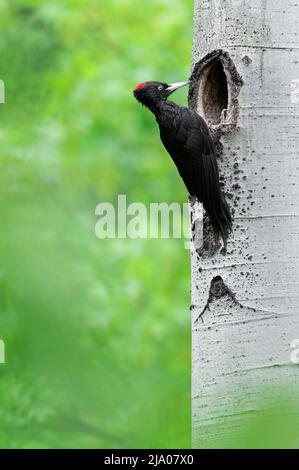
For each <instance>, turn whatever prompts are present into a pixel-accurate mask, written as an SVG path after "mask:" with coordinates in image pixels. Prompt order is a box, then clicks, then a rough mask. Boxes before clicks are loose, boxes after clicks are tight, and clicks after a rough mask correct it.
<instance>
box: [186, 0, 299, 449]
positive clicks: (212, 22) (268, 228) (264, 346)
mask: <svg viewBox="0 0 299 470" xmlns="http://www.w3.org/2000/svg"><path fill="white" fill-rule="evenodd" d="M298 22H299V13H298V3H297V2H296V0H284V1H283V2H281V1H280V0H272V1H267V0H195V15H194V42H193V64H192V70H193V73H192V75H191V86H190V93H189V106H190V107H192V108H193V109H196V110H197V111H198V112H199V113H200V114H203V115H204V117H205V118H206V120H208V121H209V125H210V127H211V128H213V125H215V124H216V127H217V124H218V125H221V122H223V113H224V114H225V113H226V115H227V114H230V116H228V117H227V118H226V119H227V121H229V119H230V117H231V115H232V113H233V112H235V116H234V118H236V119H237V126H238V127H237V129H235V130H234V131H233V132H230V133H227V134H225V135H223V136H222V139H221V142H222V144H223V151H222V155H221V156H220V158H219V169H220V174H221V175H222V179H223V185H224V191H225V193H226V195H227V198H228V202H229V203H230V206H231V208H232V210H233V212H234V222H233V234H232V236H231V237H230V239H229V243H228V249H227V253H226V255H223V254H221V253H220V250H218V251H217V252H216V253H214V254H211V253H207V252H205V250H204V249H203V250H202V251H199V252H197V251H195V250H193V251H191V275H192V282H191V291H192V305H191V311H192V316H193V336H192V337H193V340H192V343H193V344H192V349H193V352H192V354H193V359H192V360H193V372H192V395H193V397H192V401H193V445H194V447H219V446H220V447H230V446H234V445H236V436H237V435H239V436H240V435H241V434H242V433H243V434H244V426H245V427H246V426H247V427H250V426H251V425H252V423H253V422H254V420H255V419H256V418H257V417H258V416H260V415H261V413H264V414H265V413H267V412H268V411H269V410H272V411H273V410H275V409H276V408H277V409H278V408H279V407H280V408H281V405H282V402H284V401H286V402H287V401H288V400H289V402H291V401H292V400H293V399H295V396H296V394H297V395H298V391H299V388H298V385H299V380H298V374H299V369H298V366H297V365H296V364H294V363H293V362H292V360H291V343H292V341H293V340H294V339H296V338H299V281H298V280H299V261H298V246H299V243H298V241H299V240H298V239H299V219H298V210H299V209H298V208H299V178H298V176H299V175H298V168H299V151H298V149H299V36H298V35H299V31H298ZM215 51H216V52H215ZM219 51H220V52H219ZM219 53H220V54H224V55H223V57H226V59H227V58H228V60H229V61H231V62H232V64H234V66H235V68H236V70H237V72H238V74H240V76H241V77H242V86H241V82H240V80H239V84H238V85H236V86H237V88H238V90H237V93H238V96H237V101H236V100H235V101H234V102H232V99H231V98H232V96H233V95H234V94H236V93H235V92H236V87H235V89H234V84H233V83H231V82H230V77H229V76H228V74H229V70H228V69H229V67H230V66H229V65H228V69H226V66H225V61H223V62H222V64H220V65H219V64H218V65H216V66H214V73H212V72H211V70H212V69H211V67H210V68H209V66H208V65H207V64H209V58H210V57H214V58H215V57H218V56H217V54H219ZM209 54H211V56H209ZM213 54H214V56H213ZM203 57H208V59H207V60H206V61H205V60H202V58H203ZM198 64H201V65H200V67H201V75H200V77H201V83H200V84H199V83H197V82H198V80H199V78H198V74H197V73H196V67H198ZM210 64H211V63H210ZM214 65H215V63H214ZM221 65H222V67H223V72H224V75H223V73H222V72H221V70H220V69H219V67H220V66H221ZM215 67H216V68H217V67H218V69H219V70H218V72H217V71H216V72H215V70H216V69H215ZM220 68H221V67H220ZM230 71H231V69H230ZM215 77H216V78H215ZM237 78H238V77H237ZM239 78H240V77H239ZM215 80H216V82H217V80H218V85H217V83H216V85H215ZM209 82H213V83H212V84H211V83H210V84H209ZM223 82H224V83H225V86H226V87H227V91H225V87H223ZM217 87H218V88H217ZM217 94H218V95H219V96H220V98H219V96H218V98H217ZM207 96H208V98H207ZM215 96H216V104H215V102H213V97H215ZM221 97H222V98H221ZM208 101H210V108H211V109H210V110H209V106H208V105H207V102H208ZM216 105H217V106H218V108H219V109H218V110H217V109H216V111H215V109H214V111H213V106H214V108H215V106H216ZM225 107H230V108H231V109H230V110H229V109H227V111H223V109H224V108H225ZM233 108H234V109H233ZM232 109H233V110H232ZM213 112H214V114H215V115H216V118H213ZM211 116H212V118H211ZM217 116H218V117H217ZM221 116H222V117H221ZM213 119H214V120H213ZM215 119H216V120H215ZM217 119H218V121H217ZM221 119H222V120H221ZM227 127H229V126H227ZM229 130H231V129H229ZM191 210H192V208H191ZM203 238H205V233H204V235H203ZM282 393H283V394H284V395H283V397H282ZM286 413H288V411H286ZM297 419H298V420H299V417H298V415H297ZM245 435H246V431H245V434H244V436H245ZM245 440H246V438H245ZM239 444H240V442H239ZM240 446H242V447H246V442H243V443H241V444H240Z"/></svg>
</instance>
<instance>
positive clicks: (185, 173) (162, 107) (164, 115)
mask: <svg viewBox="0 0 299 470" xmlns="http://www.w3.org/2000/svg"><path fill="white" fill-rule="evenodd" d="M187 84H188V82H179V83H173V84H171V85H168V84H167V83H160V82H144V83H139V84H138V85H137V86H136V87H135V89H134V91H133V93H134V96H135V98H136V100H137V101H139V102H140V103H141V104H142V105H144V106H146V107H147V108H148V109H149V110H150V111H151V112H152V113H153V114H154V115H155V117H156V121H157V122H158V125H159V128H160V137H161V141H162V143H163V145H164V147H165V148H166V150H167V152H168V153H169V155H170V156H171V158H172V160H173V161H174V163H175V165H176V167H177V169H178V171H179V174H180V175H181V177H182V179H183V181H184V183H185V186H186V188H187V190H188V192H189V194H190V195H191V196H195V197H196V198H197V199H198V200H199V201H200V202H201V203H202V204H203V207H204V209H205V211H206V212H207V214H208V216H209V219H210V221H211V224H212V226H213V228H214V233H215V237H216V240H218V237H219V234H220V235H221V236H222V239H223V243H224V250H225V249H226V242H227V238H228V235H229V233H230V232H231V226H232V220H231V214H230V210H229V206H228V204H227V202H226V200H225V198H224V195H223V193H222V191H221V188H220V184H219V173H218V165H217V157H216V151H215V147H214V143H213V141H212V138H211V136H210V132H209V129H208V126H207V124H206V123H205V121H204V119H203V118H202V117H201V116H199V115H198V114H197V113H196V112H195V111H192V110H191V109H188V108H186V107H184V106H180V105H178V104H176V103H173V102H172V101H168V100H167V98H168V97H169V95H171V93H173V92H174V91H175V90H177V89H178V88H181V87H183V86H185V85H187Z"/></svg>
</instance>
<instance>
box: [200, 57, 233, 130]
mask: <svg viewBox="0 0 299 470" xmlns="http://www.w3.org/2000/svg"><path fill="white" fill-rule="evenodd" d="M200 93H201V99H202V108H203V114H204V117H205V119H206V121H207V123H208V124H209V125H215V124H220V123H221V122H224V121H225V114H226V111H227V107H228V89H227V79H226V75H225V72H224V70H223V65H222V63H221V61H220V60H219V59H216V60H213V61H212V62H211V63H210V65H209V66H208V67H206V70H205V77H204V79H203V80H202V83H201V90H200Z"/></svg>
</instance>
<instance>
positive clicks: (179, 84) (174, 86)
mask: <svg viewBox="0 0 299 470" xmlns="http://www.w3.org/2000/svg"><path fill="white" fill-rule="evenodd" d="M186 85H189V81H187V82H177V83H171V85H169V86H168V87H167V88H166V90H165V91H168V93H169V94H170V93H172V92H174V91H175V90H178V88H182V87H183V86H186Z"/></svg>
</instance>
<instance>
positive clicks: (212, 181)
mask: <svg viewBox="0 0 299 470" xmlns="http://www.w3.org/2000/svg"><path fill="white" fill-rule="evenodd" d="M201 178H202V180H201V183H202V184H201V188H202V191H201V202H202V203H203V207H204V209H205V211H206V212H207V214H208V216H209V219H210V221H211V224H212V226H213V229H214V232H215V236H216V237H217V239H218V238H219V235H220V236H221V237H222V239H223V244H224V251H225V250H226V243H227V239H228V236H229V234H230V232H231V230H232V217H231V213H230V209H229V205H228V203H227V201H226V200H225V197H224V194H223V193H222V191H221V187H220V183H219V173H218V165H217V157H216V152H215V149H214V147H213V146H211V148H210V155H205V154H204V155H203V156H202V173H201Z"/></svg>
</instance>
